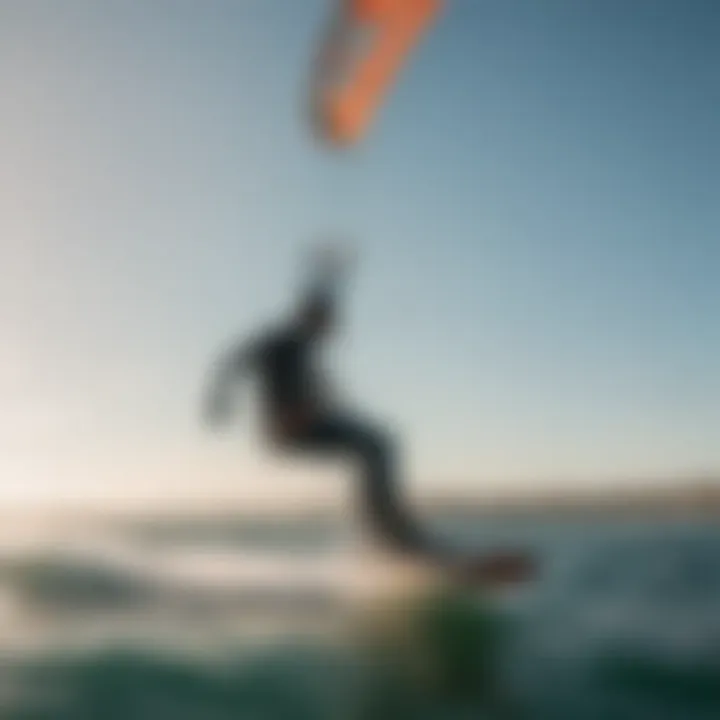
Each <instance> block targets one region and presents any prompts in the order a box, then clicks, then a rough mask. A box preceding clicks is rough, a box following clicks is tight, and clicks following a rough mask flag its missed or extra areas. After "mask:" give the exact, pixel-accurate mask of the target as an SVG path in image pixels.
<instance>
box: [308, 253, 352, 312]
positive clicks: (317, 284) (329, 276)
mask: <svg viewBox="0 0 720 720" xmlns="http://www.w3.org/2000/svg"><path fill="white" fill-rule="evenodd" d="M349 265H350V263H349V257H348V255H347V252H343V251H342V249H341V248H334V247H325V248H318V249H316V250H315V252H314V254H313V257H312V262H311V267H310V277H309V283H308V286H307V290H306V293H305V297H306V300H307V301H308V302H321V303H324V304H327V305H329V306H330V307H334V306H335V304H336V302H337V299H338V296H339V294H340V290H341V287H342V285H344V283H345V282H346V280H347V276H348V272H349V269H350V268H349Z"/></svg>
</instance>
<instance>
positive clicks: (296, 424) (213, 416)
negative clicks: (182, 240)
mask: <svg viewBox="0 0 720 720" xmlns="http://www.w3.org/2000/svg"><path fill="white" fill-rule="evenodd" d="M317 270H318V272H317V275H316V278H315V282H314V283H313V285H312V286H311V288H310V291H309V292H308V293H307V295H306V297H305V298H304V301H303V302H302V303H301V305H300V308H299V312H297V314H296V315H295V316H294V317H293V318H291V320H290V322H287V323H285V324H283V325H282V326H281V327H279V328H278V329H275V330H272V331H268V332H266V333H264V334H262V335H260V336H259V337H257V338H255V339H253V340H251V341H249V342H247V343H244V344H241V345H239V346H238V347H235V348H233V349H231V351H230V352H229V353H228V354H227V355H226V356H225V357H224V358H223V359H222V362H221V366H220V368H219V371H218V374H217V375H216V376H215V378H214V384H213V386H212V388H211V393H210V396H209V403H208V405H207V408H206V410H207V413H206V415H207V419H208V420H210V421H211V423H212V424H214V425H218V424H219V423H220V422H223V421H224V420H225V419H227V417H228V415H229V412H230V389H231V385H232V384H233V383H234V382H235V381H236V380H237V379H238V378H239V377H240V376H242V375H245V374H248V373H253V374H254V375H256V376H257V377H258V378H259V380H260V384H261V390H262V395H261V397H262V401H263V406H264V413H265V421H266V427H267V430H268V432H269V434H270V436H271V437H272V439H273V440H274V441H275V442H276V443H277V444H278V445H279V446H280V447H282V448H284V449H288V450H295V451H297V452H313V453H318V454H328V453H333V454H337V453H340V454H343V455H346V456H349V457H350V458H351V459H354V460H355V461H356V462H357V463H359V465H360V470H361V476H360V483H361V488H362V497H363V500H364V503H365V508H364V509H365V516H366V519H367V520H368V522H369V523H370V526H371V528H372V530H373V534H374V536H375V537H376V538H379V539H380V540H381V541H382V542H383V543H384V544H386V545H388V546H390V547H391V548H392V549H395V550H401V551H409V552H413V551H417V552H428V551H429V548H430V544H429V543H428V542H427V541H426V540H425V538H424V537H423V535H422V533H421V532H420V531H419V529H418V527H417V525H416V523H415V522H413V521H412V520H411V519H410V518H409V516H408V514H407V513H406V511H405V509H404V508H403V507H402V503H401V500H400V497H399V490H398V487H397V476H396V474H395V460H396V448H395V443H394V441H393V438H392V436H391V434H390V433H389V432H388V431H387V430H386V429H385V428H383V427H381V426H380V425H376V424H373V423H370V422H368V421H365V420H363V419H360V417H359V416H358V415H357V414H355V413H354V412H351V411H348V410H344V409H341V408H340V407H337V406H336V405H335V403H334V402H333V401H332V400H331V399H330V398H329V397H328V396H327V393H326V392H325V382H324V377H323V374H322V372H321V370H320V368H319V362H318V359H319V358H318V353H319V351H320V350H321V349H322V343H323V341H324V340H325V339H326V338H327V337H328V335H329V334H330V332H331V330H332V329H333V326H334V322H335V320H336V293H337V284H338V279H339V275H340V268H339V267H337V266H336V265H335V264H334V263H332V262H331V261H329V260H328V261H326V262H325V263H324V264H322V265H321V266H320V267H319V268H318V269H317Z"/></svg>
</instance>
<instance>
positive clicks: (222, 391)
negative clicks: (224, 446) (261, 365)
mask: <svg viewBox="0 0 720 720" xmlns="http://www.w3.org/2000/svg"><path fill="white" fill-rule="evenodd" d="M261 348H262V346H261V344H260V342H258V341H256V340H252V341H250V342H246V343H244V344H241V345H237V346H235V347H234V348H232V349H231V350H230V351H229V352H227V353H226V354H225V355H223V356H222V357H221V358H220V359H219V360H218V362H217V364H216V365H215V367H214V368H213V371H212V374H211V377H210V384H209V387H208V389H207V392H206V396H205V407H204V416H205V419H206V420H207V421H208V422H209V423H210V424H211V425H219V424H221V423H224V422H225V421H227V420H228V418H229V416H230V414H231V411H232V409H233V408H232V406H233V390H234V389H235V385H236V383H237V382H238V380H240V379H242V378H243V377H244V376H246V375H247V374H248V373H249V372H250V371H251V370H252V368H253V366H254V365H255V362H256V361H257V359H258V358H259V355H260V353H261V352H262V349H261Z"/></svg>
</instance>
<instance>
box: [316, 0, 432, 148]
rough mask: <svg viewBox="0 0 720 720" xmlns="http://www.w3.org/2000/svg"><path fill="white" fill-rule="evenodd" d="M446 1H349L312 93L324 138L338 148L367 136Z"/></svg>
mask: <svg viewBox="0 0 720 720" xmlns="http://www.w3.org/2000/svg"><path fill="white" fill-rule="evenodd" d="M442 4H443V0H344V2H342V3H341V5H340V7H339V9H338V13H337V15H336V16H335V17H334V18H333V22H332V23H331V26H330V30H329V32H328V36H327V38H326V40H325V42H324V43H323V46H322V54H321V56H320V61H319V68H318V73H317V75H316V77H315V87H314V92H313V114H314V117H315V123H316V127H317V130H318V132H319V134H320V136H321V137H322V138H323V139H324V140H326V141H328V140H329V141H330V142H333V143H335V144H339V145H349V144H352V143H354V142H357V141H358V140H360V139H361V138H362V137H363V135H364V134H365V133H366V132H367V130H368V128H369V126H370V124H371V123H372V121H373V118H374V117H375V115H376V113H377V110H378V108H379V106H380V104H381V103H382V101H383V99H384V97H385V95H386V94H387V92H388V90H389V89H390V87H391V85H392V83H393V82H394V80H395V79H396V77H397V75H398V72H399V71H400V69H401V67H402V65H403V63H404V61H405V60H406V59H407V57H408V55H409V54H410V52H411V51H412V49H413V48H414V47H415V45H416V44H417V42H418V41H419V40H420V38H421V37H422V35H423V33H424V32H425V31H426V30H427V29H428V27H429V26H430V24H431V23H432V22H433V20H434V19H435V18H436V16H437V15H438V13H439V11H440V9H441V6H442Z"/></svg>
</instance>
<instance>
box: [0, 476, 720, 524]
mask: <svg viewBox="0 0 720 720" xmlns="http://www.w3.org/2000/svg"><path fill="white" fill-rule="evenodd" d="M410 502H411V505H412V507H413V508H415V509H416V510H417V511H418V512H419V513H422V514H423V515H443V516H452V517H457V518H463V517H467V518H488V519H492V518H501V519H502V518H527V519H558V520H560V519H565V518H568V519H574V520H577V519H583V518H593V519H602V518H605V519H622V518H643V517H645V518H661V519H693V518H697V519H708V518H718V519H720V480H703V481H701V482H695V483H686V484H683V485H679V484H675V485H668V484H664V485H661V486H657V485H649V484H648V485H645V486H641V487H638V486H634V487H629V488H622V489H618V487H617V486H614V487H612V488H608V489H603V490H593V491H574V492H569V491H557V490H556V491H553V492H544V493H540V492H539V493H535V494H532V495H531V494H529V493H526V494H522V495H520V494H517V495H514V496H495V497H487V496H480V495H478V494H475V495H471V494H467V493H466V494H460V493H452V494H450V493H448V494H447V495H445V496H441V495H439V494H436V495H434V496H427V495H426V496H424V497H420V498H417V497H415V498H413V497H411V498H410ZM347 510H348V508H347V507H344V506H343V504H342V503H339V502H337V501H335V502H330V501H326V502H313V503H306V504H304V505H298V504H295V505H293V506H292V507H280V506H277V505H275V506H274V505H273V504H272V503H267V502H266V503H259V504H258V505H253V506H252V507H250V506H249V505H248V503H247V501H246V500H237V501H233V500H230V499H228V498H226V497H223V498H219V499H217V500H215V499H213V498H212V496H210V497H209V498H208V499H207V500H206V502H204V503H202V502H198V503H192V504H189V503H187V502H179V503H177V504H175V505H172V504H170V505H165V506H162V507H159V506H158V505H157V504H155V503H152V504H143V503H141V502H137V503H134V504H133V505H132V506H121V505H115V506H112V505H111V504H109V503H107V504H103V505H99V504H98V505H91V504H90V503H88V504H87V505H84V506H78V505H75V506H72V505H70V506H68V505H65V506H63V505H60V504H58V505H57V506H45V507H38V508H22V509H12V508H2V507H0V522H5V521H15V522H18V521H21V520H22V519H23V518H26V517H27V518H32V519H33V521H34V522H35V523H37V522H38V521H42V520H43V519H47V521H53V520H56V521H59V522H61V523H62V524H63V525H64V524H66V523H67V522H68V521H72V518H78V519H82V520H83V522H87V521H90V522H94V521H97V522H106V521H112V520H122V519H128V520H132V519H140V518H146V519H148V520H158V521H161V522H162V521H164V520H170V519H173V520H182V519H183V518H187V519H188V520H191V519H193V518H197V519H199V518H207V519H208V520H211V519H213V518H214V519H216V520H219V521H224V520H231V519H233V518H235V519H237V520H249V521H258V522H271V523H275V522H298V521H300V522H304V521H318V522H323V523H325V522H336V521H338V520H340V519H341V517H342V515H343V513H345V512H346V511H347Z"/></svg>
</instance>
